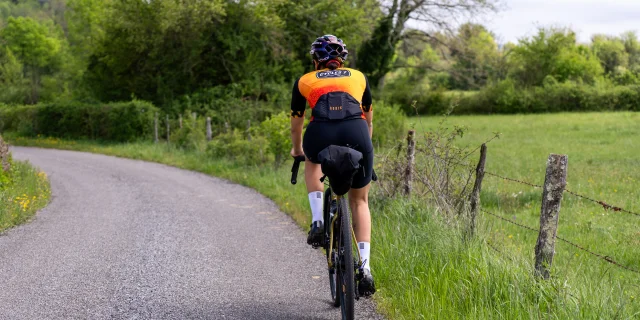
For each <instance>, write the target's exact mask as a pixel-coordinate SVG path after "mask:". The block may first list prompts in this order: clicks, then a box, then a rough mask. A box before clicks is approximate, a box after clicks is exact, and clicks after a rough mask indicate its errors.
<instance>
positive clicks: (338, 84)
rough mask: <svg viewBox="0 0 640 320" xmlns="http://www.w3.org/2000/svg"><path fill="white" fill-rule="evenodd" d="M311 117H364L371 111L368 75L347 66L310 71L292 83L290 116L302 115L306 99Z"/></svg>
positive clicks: (333, 118) (322, 118)
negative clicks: (365, 113)
mask: <svg viewBox="0 0 640 320" xmlns="http://www.w3.org/2000/svg"><path fill="white" fill-rule="evenodd" d="M307 102H308V103H309V106H310V107H311V121H332V120H333V121H339V120H347V119H355V118H364V113H363V111H365V112H368V111H371V104H372V103H373V101H372V98H371V89H370V88H369V81H368V80H367V77H366V76H365V75H364V74H363V73H362V72H360V71H358V70H355V69H350V68H339V69H336V70H329V69H324V70H318V71H313V72H309V73H307V74H305V75H303V76H302V77H300V78H299V79H298V80H296V82H295V84H294V85H293V93H292V96H291V116H292V117H294V118H301V117H304V111H305V107H306V103H307Z"/></svg>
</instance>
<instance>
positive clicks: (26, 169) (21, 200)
mask: <svg viewBox="0 0 640 320" xmlns="http://www.w3.org/2000/svg"><path fill="white" fill-rule="evenodd" d="M0 170H2V169H0ZM8 177H9V179H8V180H7V183H6V184H3V185H2V186H0V232H2V231H4V230H6V229H8V228H11V227H13V226H16V225H18V224H21V223H24V222H26V221H28V220H29V219H30V218H31V217H32V216H33V215H34V214H35V213H36V212H37V211H38V210H39V209H41V208H42V207H44V206H45V205H47V203H49V199H50V195H51V192H50V187H49V181H48V179H47V175H46V173H44V172H42V171H40V170H38V169H36V168H34V167H33V166H32V165H31V164H30V163H28V162H26V161H14V162H13V165H12V167H11V171H10V173H9V175H8Z"/></svg>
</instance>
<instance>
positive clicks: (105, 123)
mask: <svg viewBox="0 0 640 320" xmlns="http://www.w3.org/2000/svg"><path fill="white" fill-rule="evenodd" d="M157 110H158V109H157V108H156V107H154V106H153V105H152V104H150V103H148V102H144V101H139V100H134V101H130V102H117V103H109V104H98V105H92V104H84V103H80V102H58V103H49V104H40V105H33V106H18V107H5V108H1V109H0V118H2V119H4V124H3V130H8V131H9V130H10V131H15V132H17V133H19V134H21V135H26V136H35V135H38V134H42V135H47V136H52V137H60V138H68V139H94V140H105V141H117V142H126V141H134V140H137V139H140V138H151V137H152V134H153V117H154V112H156V111H157Z"/></svg>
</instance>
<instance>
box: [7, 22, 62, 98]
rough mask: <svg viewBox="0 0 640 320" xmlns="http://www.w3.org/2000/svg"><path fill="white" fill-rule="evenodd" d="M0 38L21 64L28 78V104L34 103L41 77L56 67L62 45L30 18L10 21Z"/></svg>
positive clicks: (43, 27)
mask: <svg viewBox="0 0 640 320" xmlns="http://www.w3.org/2000/svg"><path fill="white" fill-rule="evenodd" d="M0 38H1V39H2V41H4V42H5V43H6V47H7V49H9V50H10V51H11V52H12V53H13V54H15V56H16V57H17V58H18V59H19V60H20V61H21V62H22V63H23V64H24V66H25V69H26V73H27V74H29V75H30V82H31V92H30V95H29V99H28V102H29V103H37V102H38V100H39V92H40V88H41V83H40V80H41V76H42V74H43V73H46V72H49V73H51V72H53V71H54V70H55V69H56V68H57V66H58V64H59V62H60V61H59V60H58V59H57V58H58V54H59V52H60V49H61V43H60V41H59V40H58V39H56V38H54V37H52V36H51V35H50V34H49V31H48V30H47V28H46V27H45V26H43V25H41V24H39V23H38V22H36V21H35V20H33V19H31V18H24V17H18V18H13V17H10V18H9V20H8V22H7V26H6V27H5V28H4V29H2V30H1V31H0Z"/></svg>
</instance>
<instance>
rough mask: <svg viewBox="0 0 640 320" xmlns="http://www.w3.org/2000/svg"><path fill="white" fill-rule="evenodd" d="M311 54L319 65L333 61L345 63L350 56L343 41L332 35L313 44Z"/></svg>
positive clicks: (325, 36)
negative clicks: (338, 60)
mask: <svg viewBox="0 0 640 320" xmlns="http://www.w3.org/2000/svg"><path fill="white" fill-rule="evenodd" d="M309 53H311V57H312V58H313V60H315V61H317V62H319V63H323V62H326V61H329V60H332V59H340V62H344V61H346V60H347V56H348V55H349V51H348V50H347V46H346V45H345V44H344V42H342V39H339V38H338V37H336V36H334V35H330V34H327V35H324V36H322V37H318V38H317V39H316V41H314V42H313V43H312V44H311V51H310V52H309Z"/></svg>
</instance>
